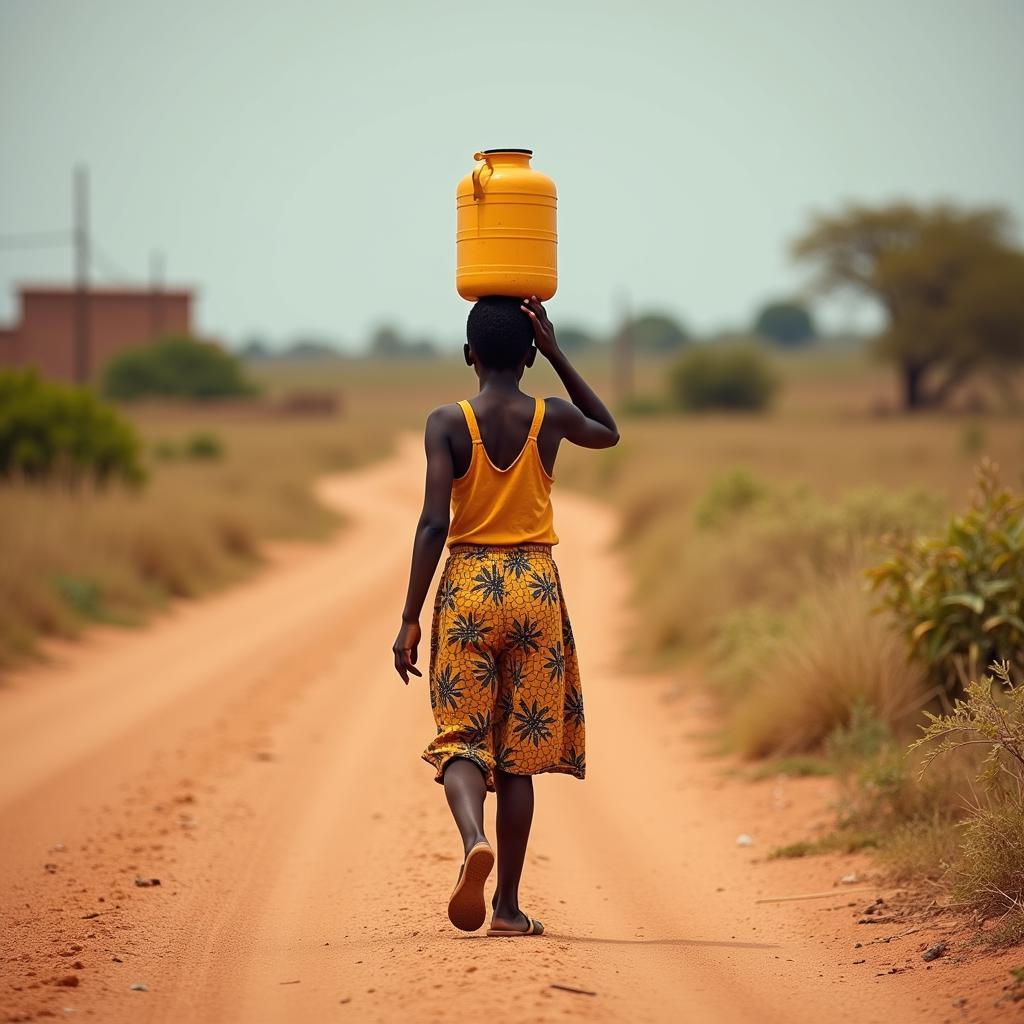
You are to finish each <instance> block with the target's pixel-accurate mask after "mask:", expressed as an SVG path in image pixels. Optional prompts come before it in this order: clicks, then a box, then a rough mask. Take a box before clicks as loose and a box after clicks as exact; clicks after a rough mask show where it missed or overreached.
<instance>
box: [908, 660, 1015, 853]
mask: <svg viewBox="0 0 1024 1024" xmlns="http://www.w3.org/2000/svg"><path fill="white" fill-rule="evenodd" d="M991 668H992V672H993V675H992V676H982V677H981V679H980V680H971V682H969V683H968V684H967V686H966V688H965V690H964V696H963V698H957V700H955V701H954V702H953V709H952V711H950V712H949V713H948V714H944V715H936V714H932V713H931V712H930V711H926V712H925V717H926V718H927V720H928V721H927V725H925V726H922V728H923V729H924V735H923V736H921V738H920V739H918V740H917V741H915V742H914V743H913V744H912V745H911V747H910V750H911V751H913V750H916V749H917V748H918V747H926V748H927V749H926V752H925V755H924V760H923V761H922V763H921V772H922V774H923V773H924V772H925V771H926V770H927V769H928V767H929V766H930V765H931V763H932V762H933V761H934V760H935V758H937V757H938V756H939V755H940V754H945V753H947V752H949V751H951V750H955V749H957V748H959V747H964V746H975V745H981V746H986V747H988V748H989V750H988V753H987V754H986V755H985V757H984V759H983V761H982V766H981V771H980V772H979V774H978V781H979V782H980V783H981V784H982V785H984V786H985V788H986V789H988V790H990V791H992V790H997V789H998V790H1001V789H1003V788H1004V787H1005V784H1006V783H1009V785H1010V787H1011V789H1012V791H1013V792H1014V793H1017V794H1024V686H1017V685H1015V684H1014V682H1013V679H1012V677H1011V674H1010V663H1009V662H1008V661H1003V662H996V663H995V664H993V665H992V666H991ZM996 680H998V681H999V683H1001V684H1002V685H1001V686H997V685H996ZM1022 859H1024V858H1022Z"/></svg>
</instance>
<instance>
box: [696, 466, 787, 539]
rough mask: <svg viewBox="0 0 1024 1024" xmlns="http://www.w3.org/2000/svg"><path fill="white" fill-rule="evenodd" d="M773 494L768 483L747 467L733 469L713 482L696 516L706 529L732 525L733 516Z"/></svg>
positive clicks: (702, 499) (702, 527)
mask: <svg viewBox="0 0 1024 1024" xmlns="http://www.w3.org/2000/svg"><path fill="white" fill-rule="evenodd" d="M768 496H769V490H768V487H767V485H766V484H764V483H763V482H762V481H761V480H759V479H757V477H755V476H753V475H752V474H750V473H748V472H747V471H746V470H745V469H733V470H730V471H729V472H728V473H725V474H723V475H722V476H717V477H715V479H714V480H712V481H711V485H710V486H709V487H708V489H707V492H706V493H705V494H704V497H702V498H701V499H700V501H699V502H698V503H697V508H696V511H695V517H696V521H697V525H698V526H699V527H700V528H701V529H702V530H708V529H714V528H717V527H723V526H727V525H729V523H730V522H731V521H732V520H733V518H734V517H735V516H737V515H739V514H740V513H742V512H747V511H749V510H750V509H751V508H753V507H754V506H755V505H757V504H760V503H761V502H763V501H765V499H766V498H767V497H768Z"/></svg>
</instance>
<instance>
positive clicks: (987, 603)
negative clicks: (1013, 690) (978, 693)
mask: <svg viewBox="0 0 1024 1024" xmlns="http://www.w3.org/2000/svg"><path fill="white" fill-rule="evenodd" d="M889 546H890V552H891V553H890V557H889V558H888V559H887V560H886V561H885V562H883V563H882V564H881V565H878V566H875V567H873V568H871V569H868V570H867V575H868V578H869V579H870V581H871V584H872V586H873V587H874V588H875V589H876V590H879V591H881V592H882V599H883V607H884V608H887V609H888V610H889V611H890V612H891V613H892V615H893V618H894V619H895V621H896V623H897V625H898V626H899V628H900V629H901V631H902V632H903V633H904V635H905V636H906V637H907V639H908V641H909V643H910V644H911V647H912V649H913V650H914V652H915V653H916V654H917V655H918V656H919V657H921V658H923V659H924V661H925V663H926V665H927V667H928V671H929V674H930V676H931V677H932V679H933V681H934V682H935V683H936V685H937V686H939V687H940V688H941V689H942V690H943V691H944V692H946V693H952V692H955V691H956V690H958V689H960V688H961V687H963V686H965V685H966V683H967V681H968V680H970V679H971V678H974V677H975V676H977V675H978V674H979V671H980V667H981V666H982V665H986V664H989V663H991V662H994V661H1006V662H1009V663H1011V665H1012V666H1014V667H1016V668H1018V669H1020V668H1024V495H1019V494H1014V493H1013V492H1012V491H1010V490H1009V489H1008V488H1006V487H1004V486H1002V484H1001V483H1000V480H999V469H998V466H996V464H995V463H994V462H992V461H991V460H990V459H983V460H982V462H981V463H980V465H979V467H978V484H977V488H976V490H975V492H974V494H973V495H972V496H971V502H970V507H969V508H968V510H967V512H966V513H965V514H964V515H961V516H954V517H953V518H952V519H951V520H950V521H949V524H948V526H947V527H946V529H945V531H944V532H943V533H942V534H940V535H939V536H935V537H918V538H915V539H907V538H890V539H889Z"/></svg>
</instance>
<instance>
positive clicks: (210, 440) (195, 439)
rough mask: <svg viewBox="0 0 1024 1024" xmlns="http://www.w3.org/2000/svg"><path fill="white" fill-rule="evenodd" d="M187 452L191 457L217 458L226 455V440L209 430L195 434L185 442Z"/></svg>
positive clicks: (201, 458) (202, 458)
mask: <svg viewBox="0 0 1024 1024" xmlns="http://www.w3.org/2000/svg"><path fill="white" fill-rule="evenodd" d="M185 454H186V455H187V456H188V457H189V458H190V459H200V460H215V459H221V458H223V457H224V442H223V441H222V440H221V439H220V438H219V437H218V436H217V435H216V434H210V433H207V432H200V433H197V434H193V435H192V436H191V437H189V439H188V440H187V441H186V442H185Z"/></svg>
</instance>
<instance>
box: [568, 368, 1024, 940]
mask: <svg viewBox="0 0 1024 1024" xmlns="http://www.w3.org/2000/svg"><path fill="white" fill-rule="evenodd" d="M822 372H823V370H822V367H821V364H820V363H819V364H818V365H812V364H811V363H803V364H800V363H793V364H792V365H791V367H790V371H789V372H788V377H787V386H786V389H785V391H784V392H783V396H782V401H781V402H780V403H779V406H778V408H777V409H776V411H774V412H773V413H772V414H770V415H766V416H761V417H746V418H744V417H725V416H714V415H712V416H689V417H673V416H664V415H662V416H658V415H654V414H650V413H649V411H648V410H645V414H644V415H640V416H636V417H628V418H626V420H625V422H624V423H623V424H622V433H623V438H624V440H623V442H622V444H621V445H620V446H619V448H617V449H613V450H611V451H610V452H607V453H601V454H600V455H599V456H598V457H597V458H596V459H594V458H592V457H590V456H589V455H588V453H576V452H572V453H570V457H569V458H568V459H566V460H565V461H564V462H563V464H562V466H561V467H560V476H561V480H562V481H563V482H564V481H571V482H572V483H573V484H574V485H575V486H578V487H582V488H584V489H589V490H591V491H593V492H594V493H599V494H601V495H602V496H604V497H606V498H609V499H611V500H613V501H615V502H617V503H618V505H619V507H620V508H621V511H622V515H621V522H622V527H621V530H620V534H619V539H618V543H619V545H620V547H621V549H622V550H623V552H624V553H625V555H626V557H627V559H628V561H629V563H630V567H631V570H632V574H633V603H634V610H635V627H634V629H633V631H632V634H631V638H630V644H631V649H630V652H629V653H630V656H631V657H632V658H634V659H637V660H639V661H641V662H642V663H646V664H649V665H651V666H655V667H658V668H660V669H662V670H668V671H671V670H672V669H673V668H674V667H675V666H676V665H677V664H678V662H679V660H680V658H685V657H692V658H695V659H697V660H699V662H700V663H702V664H705V665H709V666H710V668H709V669H708V671H706V672H705V673H703V674H704V676H705V679H706V683H707V685H708V687H709V688H710V690H711V692H712V693H713V694H714V695H715V696H716V697H717V698H718V702H719V704H720V707H721V710H722V733H723V736H724V738H725V739H726V741H727V743H728V746H729V747H730V748H731V749H732V750H733V751H734V752H738V753H740V754H741V755H743V756H745V757H748V758H752V759H754V761H755V765H756V766H755V767H754V768H752V770H751V772H752V774H754V775H755V777H757V776H760V777H764V776H768V775H774V774H778V773H779V772H782V771H786V770H787V767H786V766H787V765H788V766H789V771H790V772H791V773H792V774H798V773H799V772H800V771H801V770H802V768H803V767H804V766H805V765H807V766H809V770H810V771H811V772H819V771H820V772H821V773H822V774H825V773H828V774H832V775H834V776H835V778H836V782H837V792H838V798H837V802H836V807H835V824H834V827H833V830H832V831H831V832H830V833H829V834H828V835H825V836H820V837H811V838H808V839H806V840H802V841H799V842H796V843H793V844H789V845H788V846H785V847H782V848H780V849H779V850H776V851H773V854H772V855H773V856H775V857H802V856H811V855H814V854H817V853H824V852H829V851H836V850H853V849H868V850H870V851H871V852H872V855H873V856H874V857H875V858H876V859H877V861H878V863H879V864H880V866H881V867H882V868H883V869H884V870H885V871H886V872H887V874H889V875H890V876H891V877H892V878H893V879H895V880H898V881H900V882H910V883H913V882H922V881H924V880H928V881H929V882H931V883H934V884H938V885H939V886H941V888H942V889H943V890H944V891H946V892H947V893H949V894H950V895H951V898H954V899H955V900H956V902H958V903H961V904H965V905H966V904H971V900H972V899H974V900H977V899H978V898H979V897H978V894H979V893H985V892H990V893H993V892H994V893H997V894H998V893H1009V894H1010V900H1011V902H1008V901H1007V898H1006V897H999V900H1000V901H1001V902H999V909H998V911H997V910H996V908H995V907H994V906H992V907H989V908H988V909H987V910H983V909H981V908H980V906H979V904H978V903H976V902H975V903H973V904H971V905H972V906H974V907H975V908H976V909H977V910H978V913H980V914H987V915H988V916H989V917H990V918H991V916H992V915H993V914H996V913H999V914H1005V913H1006V910H1007V907H1008V906H1013V905H1015V904H1013V903H1012V900H1015V899H1018V897H1017V896H1015V895H1014V894H1015V893H1018V892H1019V889H1015V888H1014V885H1024V882H1021V872H1024V838H1022V837H1024V820H1022V819H1021V818H1020V817H1019V815H1018V814H1017V813H1016V812H1015V811H1014V809H1013V808H1014V805H1013V804H1012V802H1011V803H1010V804H1009V805H1008V806H1009V808H1010V809H1009V810H1007V805H1005V804H999V805H998V806H997V807H995V808H994V810H993V814H992V815H991V816H989V817H984V816H982V818H981V819H979V818H977V817H976V814H975V809H976V808H977V806H978V796H977V787H976V784H975V781H974V777H975V774H976V772H977V761H976V760H975V759H974V758H973V757H972V756H969V755H968V753H967V752H963V751H961V752H958V753H957V756H950V757H947V758H946V763H944V764H943V765H933V766H932V767H930V768H929V770H928V772H927V773H926V774H925V776H924V777H923V778H922V779H919V778H918V771H917V770H918V768H919V766H920V763H921V759H920V757H919V756H917V755H910V756H907V754H906V747H907V744H908V743H909V742H910V741H911V740H913V739H914V738H916V737H917V736H918V735H919V734H920V733H919V731H918V726H919V725H920V724H921V723H922V722H923V720H924V719H923V711H924V710H925V709H926V708H929V707H934V706H935V704H934V701H935V698H936V694H935V692H934V690H933V689H932V685H931V684H930V683H929V682H928V681H927V680H926V678H925V674H924V672H923V671H922V669H921V668H920V667H919V666H918V665H917V664H916V663H911V662H910V660H909V657H908V651H907V647H906V642H905V640H903V639H902V638H901V637H899V636H898V635H897V633H896V630H895V629H894V628H893V626H892V625H891V623H890V622H889V621H888V620H887V618H886V617H885V616H884V615H879V614H876V613H875V605H876V603H877V602H876V601H875V600H874V599H873V598H872V596H871V595H869V594H868V593H867V592H866V590H865V587H864V585H863V584H864V578H863V575H862V571H863V569H864V568H866V567H867V566H869V565H872V564H877V563H878V562H879V561H880V560H881V559H882V557H883V554H882V550H883V549H882V545H881V544H880V538H881V537H882V536H883V535H885V534H892V533H905V534H910V535H915V534H920V533H927V534H932V533H933V532H934V531H935V529H936V528H937V527H938V526H939V525H940V524H941V523H944V522H945V521H946V520H947V518H948V516H949V514H950V512H951V511H953V510H954V509H958V508H961V507H962V506H963V503H964V500H965V496H966V495H967V493H968V492H969V491H970V490H971V487H972V484H973V479H974V467H975V465H976V463H977V462H978V460H979V459H980V458H981V457H982V456H984V455H987V456H989V457H991V458H993V459H994V460H995V461H996V462H997V463H1000V464H1001V465H1002V467H1003V479H1004V481H1005V482H1006V483H1007V484H1009V485H1010V486H1011V487H1014V488H1016V489H1019V488H1020V486H1021V484H1022V483H1024V472H1022V467H1024V421H1022V420H1021V418H1020V417H1015V416H1012V415H991V416H980V417H979V416H972V417H970V418H968V417H964V416H959V415H952V414H948V415H940V414H928V415H925V416H920V417H918V416H914V417H907V416H901V415H894V414H892V413H890V412H886V414H884V415H881V414H878V410H880V409H882V408H887V409H891V408H894V407H895V400H894V399H895V396H893V395H892V394H891V392H888V391H887V387H888V386H887V385H886V384H885V382H884V381H883V380H882V379H881V378H880V377H879V376H878V374H877V373H876V371H874V370H872V369H868V368H861V369H857V367H856V363H855V360H848V361H847V362H846V363H845V364H844V366H843V368H842V372H841V373H835V374H833V373H831V371H830V372H829V376H828V377H827V379H826V378H823V377H822V376H821V373H822ZM872 410H875V412H873V411H872ZM794 758H795V759H797V760H796V761H795V762H793V760H792V759H794ZM804 759H807V760H804ZM1017 806H1019V804H1018V805H1017ZM1022 813H1024V812H1022ZM979 820H980V821H981V824H978V822H979ZM971 822H974V823H975V824H973V825H972V824H971ZM972 839H973V842H974V845H973V846H972V845H971V844H972ZM972 893H973V894H974V896H970V897H969V894H972ZM955 894H958V895H955ZM1003 920H1005V921H1006V922H1008V923H1007V924H1006V925H1005V927H1003V926H1002V925H1000V927H999V929H986V931H985V934H989V933H990V932H991V934H993V935H997V934H998V935H999V936H1001V937H1003V936H1005V937H1006V941H1015V940H1016V941H1019V940H1020V938H1021V937H1022V936H1021V934H1020V932H1019V930H1018V931H1015V930H1014V929H1015V927H1018V928H1019V926H1016V925H1015V922H1016V921H1017V920H1018V918H1017V916H1016V912H1013V913H1010V914H1009V915H1007V916H1006V917H1005V918H1004V919H1003ZM1000 941H1002V939H1000Z"/></svg>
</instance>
